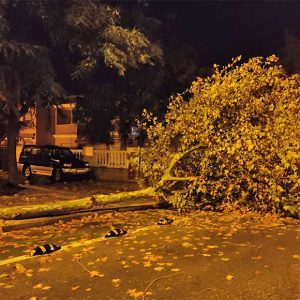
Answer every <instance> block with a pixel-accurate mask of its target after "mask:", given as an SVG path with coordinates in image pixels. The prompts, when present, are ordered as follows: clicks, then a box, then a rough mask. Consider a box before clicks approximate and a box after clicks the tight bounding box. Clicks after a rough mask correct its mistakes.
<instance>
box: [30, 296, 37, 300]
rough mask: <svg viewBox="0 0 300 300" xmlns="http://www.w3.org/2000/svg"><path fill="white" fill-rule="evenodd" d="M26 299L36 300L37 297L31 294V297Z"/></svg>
mask: <svg viewBox="0 0 300 300" xmlns="http://www.w3.org/2000/svg"><path fill="white" fill-rule="evenodd" d="M28 300H38V298H37V297H35V296H32V297H30V298H29V299H28Z"/></svg>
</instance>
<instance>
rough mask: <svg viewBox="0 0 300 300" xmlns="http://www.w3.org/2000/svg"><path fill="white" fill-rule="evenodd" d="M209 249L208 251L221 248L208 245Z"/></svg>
mask: <svg viewBox="0 0 300 300" xmlns="http://www.w3.org/2000/svg"><path fill="white" fill-rule="evenodd" d="M207 248H208V249H217V248H219V246H217V245H208V246H207Z"/></svg>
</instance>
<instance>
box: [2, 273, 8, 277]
mask: <svg viewBox="0 0 300 300" xmlns="http://www.w3.org/2000/svg"><path fill="white" fill-rule="evenodd" d="M8 276H9V275H8V274H7V273H2V274H0V278H4V277H8Z"/></svg>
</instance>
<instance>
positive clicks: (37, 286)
mask: <svg viewBox="0 0 300 300" xmlns="http://www.w3.org/2000/svg"><path fill="white" fill-rule="evenodd" d="M42 287H43V284H42V283H38V284H36V285H35V286H33V288H34V289H41V288H42Z"/></svg>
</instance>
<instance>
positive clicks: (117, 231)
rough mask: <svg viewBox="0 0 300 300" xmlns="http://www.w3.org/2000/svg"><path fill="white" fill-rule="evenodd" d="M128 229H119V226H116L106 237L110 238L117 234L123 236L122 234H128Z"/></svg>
mask: <svg viewBox="0 0 300 300" xmlns="http://www.w3.org/2000/svg"><path fill="white" fill-rule="evenodd" d="M126 233H127V231H126V230H124V229H118V228H115V229H112V230H111V231H109V232H108V233H107V234H106V235H105V237H106V238H110V237H117V236H121V235H124V234H126Z"/></svg>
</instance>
